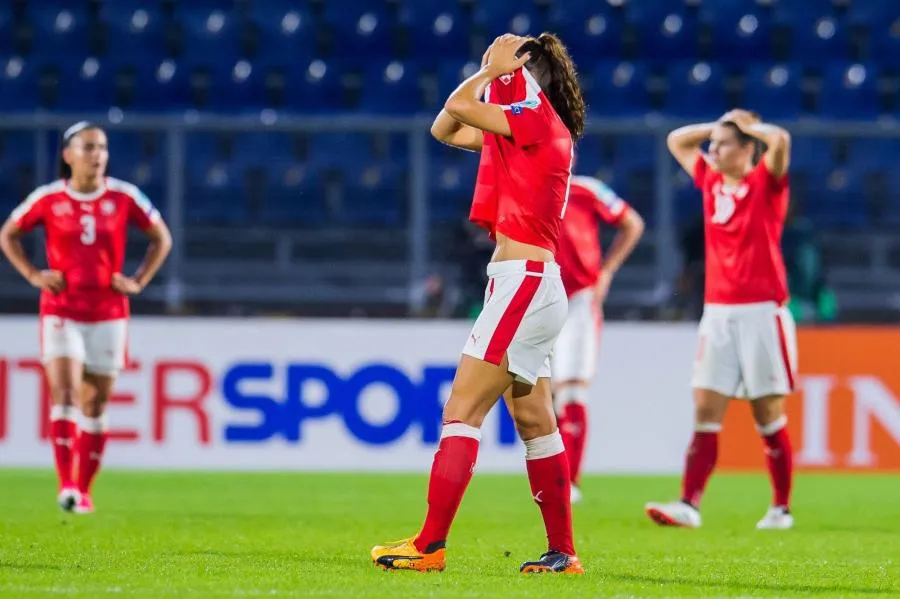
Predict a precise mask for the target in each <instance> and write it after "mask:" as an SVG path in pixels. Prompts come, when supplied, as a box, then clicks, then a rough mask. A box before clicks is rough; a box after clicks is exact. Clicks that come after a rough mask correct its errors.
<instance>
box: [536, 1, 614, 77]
mask: <svg viewBox="0 0 900 599" xmlns="http://www.w3.org/2000/svg"><path fill="white" fill-rule="evenodd" d="M549 22H550V26H551V30H552V31H556V32H557V33H558V34H559V36H560V37H561V38H562V40H563V41H564V42H565V44H566V46H567V47H568V48H569V51H570V52H571V53H572V56H573V58H574V59H575V63H576V64H580V65H581V67H582V68H585V67H587V66H588V65H590V64H592V63H593V62H594V61H595V60H597V58H598V57H612V56H616V55H617V54H618V52H619V50H620V49H621V42H622V27H623V23H622V15H621V13H620V12H617V11H616V10H615V9H613V7H611V6H610V5H609V4H608V3H606V2H593V1H589V2H574V1H573V2H571V3H570V2H568V1H567V2H564V3H563V2H556V3H554V4H553V7H552V8H551V10H550V17H549Z"/></svg>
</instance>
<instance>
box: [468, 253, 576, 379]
mask: <svg viewBox="0 0 900 599" xmlns="http://www.w3.org/2000/svg"><path fill="white" fill-rule="evenodd" d="M487 274H488V285H487V290H486V291H485V294H484V308H483V309H482V310H481V314H480V315H479V316H478V319H477V320H476V321H475V325H474V326H473V327H472V333H471V334H470V335H469V340H468V341H467V342H466V346H465V348H463V354H465V355H467V356H472V357H473V358H478V359H479V360H484V361H485V362H489V363H491V364H497V365H499V364H500V363H501V362H502V361H503V356H507V358H508V360H509V372H511V373H512V374H513V375H515V377H516V379H517V380H520V381H524V382H526V383H528V384H530V385H534V384H535V383H537V380H538V378H541V377H549V376H550V353H551V352H552V351H553V344H554V342H555V341H556V338H557V337H558V336H559V332H560V330H561V329H562V327H563V324H564V323H565V321H566V312H567V304H568V302H567V300H566V290H565V288H564V287H563V284H562V279H560V277H559V265H557V264H556V263H554V262H537V261H534V260H508V261H505V262H492V263H491V264H489V265H488V267H487Z"/></svg>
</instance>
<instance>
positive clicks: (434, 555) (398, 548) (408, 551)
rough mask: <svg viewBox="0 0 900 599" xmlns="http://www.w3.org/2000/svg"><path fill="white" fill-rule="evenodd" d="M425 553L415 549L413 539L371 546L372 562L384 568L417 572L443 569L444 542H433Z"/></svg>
mask: <svg viewBox="0 0 900 599" xmlns="http://www.w3.org/2000/svg"><path fill="white" fill-rule="evenodd" d="M428 549H430V550H431V551H427V552H425V553H423V552H421V551H419V550H418V549H416V545H415V543H413V539H412V538H409V539H404V540H402V541H395V542H393V543H388V544H387V545H376V546H375V547H373V548H372V562H373V563H374V564H375V565H376V566H379V567H380V568H382V569H384V570H415V571H417V572H431V571H438V572H439V571H441V570H443V569H444V543H443V542H440V543H433V544H432V546H431V547H428Z"/></svg>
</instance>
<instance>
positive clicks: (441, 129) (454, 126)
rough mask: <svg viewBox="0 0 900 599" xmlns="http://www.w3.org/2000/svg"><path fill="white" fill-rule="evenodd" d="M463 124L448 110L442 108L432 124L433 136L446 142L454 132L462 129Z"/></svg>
mask: <svg viewBox="0 0 900 599" xmlns="http://www.w3.org/2000/svg"><path fill="white" fill-rule="evenodd" d="M462 126H463V124H462V123H460V122H459V121H457V120H456V119H455V118H453V117H452V116H450V114H449V113H448V112H447V111H446V110H441V111H440V112H439V113H438V115H437V117H436V118H435V119H434V123H432V124H431V136H432V137H434V138H435V139H436V140H438V141H442V142H445V143H446V142H447V141H448V140H450V139H452V137H453V134H454V133H456V132H457V131H459V130H460V129H462Z"/></svg>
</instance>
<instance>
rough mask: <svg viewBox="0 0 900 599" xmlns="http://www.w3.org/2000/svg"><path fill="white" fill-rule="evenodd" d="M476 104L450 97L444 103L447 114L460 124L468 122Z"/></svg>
mask: <svg viewBox="0 0 900 599" xmlns="http://www.w3.org/2000/svg"><path fill="white" fill-rule="evenodd" d="M473 104H474V102H472V101H469V100H467V99H465V98H459V97H455V96H450V97H449V98H447V101H446V102H445V103H444V110H446V111H447V114H449V115H450V116H452V117H453V118H454V119H456V120H457V121H460V122H466V117H468V115H469V114H470V113H471V110H472V105H473Z"/></svg>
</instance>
